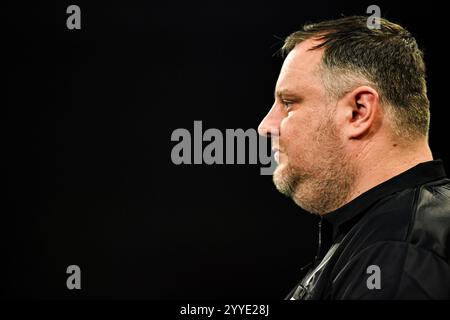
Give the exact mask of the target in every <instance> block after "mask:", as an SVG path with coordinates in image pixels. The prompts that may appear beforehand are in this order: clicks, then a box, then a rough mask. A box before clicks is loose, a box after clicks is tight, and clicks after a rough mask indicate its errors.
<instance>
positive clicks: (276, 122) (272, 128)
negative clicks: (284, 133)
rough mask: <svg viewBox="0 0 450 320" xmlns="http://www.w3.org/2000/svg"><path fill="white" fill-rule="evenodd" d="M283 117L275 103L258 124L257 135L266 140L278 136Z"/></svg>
mask: <svg viewBox="0 0 450 320" xmlns="http://www.w3.org/2000/svg"><path fill="white" fill-rule="evenodd" d="M284 117H285V114H284V113H283V111H282V110H280V108H279V107H278V106H277V104H276V102H275V103H274V104H273V106H272V108H271V109H270V111H269V112H268V113H267V114H266V116H265V117H264V119H263V120H262V121H261V123H260V124H259V126H258V134H259V135H261V136H263V137H268V138H269V137H271V136H272V135H278V134H279V132H280V123H281V120H283V118H284Z"/></svg>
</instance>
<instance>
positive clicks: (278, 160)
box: [272, 147, 280, 163]
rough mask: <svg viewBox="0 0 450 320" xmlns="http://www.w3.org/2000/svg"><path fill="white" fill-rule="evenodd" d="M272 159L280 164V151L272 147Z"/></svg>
mask: <svg viewBox="0 0 450 320" xmlns="http://www.w3.org/2000/svg"><path fill="white" fill-rule="evenodd" d="M272 153H273V157H274V158H275V161H276V162H277V163H280V149H278V148H275V147H273V148H272Z"/></svg>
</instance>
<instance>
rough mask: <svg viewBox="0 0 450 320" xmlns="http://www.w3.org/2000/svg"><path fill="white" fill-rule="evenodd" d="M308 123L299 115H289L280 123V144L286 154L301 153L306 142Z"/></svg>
mask: <svg viewBox="0 0 450 320" xmlns="http://www.w3.org/2000/svg"><path fill="white" fill-rule="evenodd" d="M310 125H311V124H307V123H306V121H305V119H303V118H301V117H299V116H289V117H286V118H284V119H283V120H282V121H281V123H280V146H281V147H282V148H283V149H284V151H285V153H286V154H287V155H288V156H296V155H297V154H298V153H302V152H303V149H305V145H307V144H308V136H309V135H310V133H309V131H310Z"/></svg>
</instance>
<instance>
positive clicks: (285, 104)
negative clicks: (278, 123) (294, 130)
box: [282, 100, 293, 109]
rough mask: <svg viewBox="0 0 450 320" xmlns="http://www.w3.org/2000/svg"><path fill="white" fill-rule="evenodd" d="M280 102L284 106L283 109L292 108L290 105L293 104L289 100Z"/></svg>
mask: <svg viewBox="0 0 450 320" xmlns="http://www.w3.org/2000/svg"><path fill="white" fill-rule="evenodd" d="M282 102H283V105H284V107H285V108H286V109H289V108H290V107H291V106H292V104H293V102H292V101H289V100H283V101H282Z"/></svg>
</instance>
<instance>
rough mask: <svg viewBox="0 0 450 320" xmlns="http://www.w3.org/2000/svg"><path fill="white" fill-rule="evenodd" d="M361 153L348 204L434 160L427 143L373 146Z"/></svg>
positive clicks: (357, 156)
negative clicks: (403, 173) (380, 185)
mask: <svg viewBox="0 0 450 320" xmlns="http://www.w3.org/2000/svg"><path fill="white" fill-rule="evenodd" d="M369 150H370V151H369ZM360 151H361V152H360V153H359V154H358V155H356V158H357V161H356V163H358V166H357V170H358V176H357V178H356V181H355V184H354V186H355V187H354V188H353V191H352V192H351V195H350V197H349V199H348V201H347V202H350V201H351V200H353V199H355V198H356V197H358V196H359V195H360V194H362V193H364V192H366V191H368V190H370V189H372V188H373V187H375V186H377V185H379V184H380V183H383V182H384V181H387V180H389V179H391V178H393V177H395V176H397V175H399V174H401V173H402V172H405V171H407V170H408V169H411V168H412V167H414V166H416V165H418V164H419V163H422V162H426V161H431V160H433V155H432V154H431V150H430V148H429V146H428V143H427V142H426V141H424V142H421V143H416V144H414V145H410V144H408V145H402V144H400V143H395V144H394V143H392V144H390V145H389V148H385V147H383V148H377V147H376V146H375V145H371V146H366V147H364V148H363V149H362V150H360Z"/></svg>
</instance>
